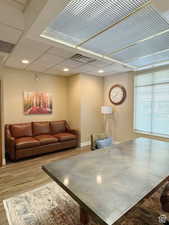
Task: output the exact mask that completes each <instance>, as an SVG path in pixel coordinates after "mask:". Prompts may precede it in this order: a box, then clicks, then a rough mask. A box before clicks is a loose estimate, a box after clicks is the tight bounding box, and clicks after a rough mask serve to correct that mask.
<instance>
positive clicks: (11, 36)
mask: <svg viewBox="0 0 169 225" xmlns="http://www.w3.org/2000/svg"><path fill="white" fill-rule="evenodd" d="M21 34H22V31H20V30H17V29H14V28H12V27H9V26H6V25H3V24H0V40H2V41H6V42H10V43H12V44H16V43H17V41H18V40H19V38H20V36H21Z"/></svg>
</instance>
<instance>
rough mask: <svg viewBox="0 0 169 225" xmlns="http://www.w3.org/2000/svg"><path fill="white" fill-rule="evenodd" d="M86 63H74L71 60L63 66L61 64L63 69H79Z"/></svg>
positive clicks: (66, 61)
mask: <svg viewBox="0 0 169 225" xmlns="http://www.w3.org/2000/svg"><path fill="white" fill-rule="evenodd" d="M83 64H84V63H79V62H76V61H73V60H71V59H68V60H65V61H64V62H63V63H62V64H60V66H61V67H69V68H78V67H80V66H82V65H83Z"/></svg>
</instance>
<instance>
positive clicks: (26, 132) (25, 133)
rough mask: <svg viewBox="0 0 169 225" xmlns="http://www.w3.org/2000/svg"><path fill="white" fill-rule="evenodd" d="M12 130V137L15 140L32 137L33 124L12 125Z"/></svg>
mask: <svg viewBox="0 0 169 225" xmlns="http://www.w3.org/2000/svg"><path fill="white" fill-rule="evenodd" d="M10 130H11V134H12V136H13V137H15V138H20V137H31V136H32V124H31V123H21V124H12V125H11V127H10Z"/></svg>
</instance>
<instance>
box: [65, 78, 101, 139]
mask: <svg viewBox="0 0 169 225" xmlns="http://www.w3.org/2000/svg"><path fill="white" fill-rule="evenodd" d="M103 83H104V80H103V78H102V77H97V76H89V75H85V74H80V75H74V76H72V77H70V78H69V82H68V86H69V87H68V90H69V91H68V108H69V110H68V111H69V116H68V118H69V121H70V124H71V125H72V126H73V127H75V128H78V129H79V130H80V134H81V143H85V142H88V141H89V140H90V135H91V134H92V133H95V132H103V117H102V115H101V113H100V109H101V106H102V105H103V96H104V90H103Z"/></svg>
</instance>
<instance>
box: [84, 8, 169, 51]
mask: <svg viewBox="0 0 169 225" xmlns="http://www.w3.org/2000/svg"><path fill="white" fill-rule="evenodd" d="M167 29H169V24H168V23H167V21H166V20H165V19H164V18H163V17H161V16H160V15H159V13H158V12H157V11H156V10H155V9H153V8H152V7H151V6H147V7H146V8H143V9H141V10H139V11H138V12H137V13H135V14H133V15H132V16H130V17H128V18H127V19H126V20H123V21H122V22H121V23H119V24H117V25H116V26H114V27H112V28H111V29H109V30H107V31H105V32H104V33H102V34H100V35H98V36H97V37H96V38H94V39H91V40H90V41H88V42H86V43H85V44H84V45H82V47H83V48H86V49H90V50H92V51H95V52H97V53H100V54H107V55H109V54H111V53H112V52H115V51H117V50H120V49H123V48H125V47H127V46H130V45H132V44H134V43H135V42H137V41H139V40H143V39H145V38H147V37H150V36H152V35H155V34H157V33H160V32H162V31H164V30H167Z"/></svg>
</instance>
